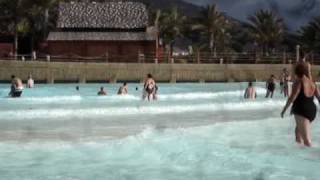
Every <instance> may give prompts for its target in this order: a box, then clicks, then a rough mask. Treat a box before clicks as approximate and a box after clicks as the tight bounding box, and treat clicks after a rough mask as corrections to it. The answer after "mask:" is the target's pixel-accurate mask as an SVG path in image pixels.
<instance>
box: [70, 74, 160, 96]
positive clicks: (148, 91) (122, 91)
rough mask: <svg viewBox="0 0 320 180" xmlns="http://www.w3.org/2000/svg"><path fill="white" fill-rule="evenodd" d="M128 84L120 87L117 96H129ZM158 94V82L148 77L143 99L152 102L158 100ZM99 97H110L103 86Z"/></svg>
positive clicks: (78, 88)
mask: <svg viewBox="0 0 320 180" xmlns="http://www.w3.org/2000/svg"><path fill="white" fill-rule="evenodd" d="M128 89H129V88H128V84H127V83H126V82H125V83H123V85H122V86H120V88H119V89H118V92H117V94H118V95H127V94H128V92H129V90H128ZM76 90H77V91H79V90H80V87H79V86H76ZM138 90H139V88H138V87H136V91H138ZM157 93H158V86H157V84H156V81H155V80H154V79H153V77H152V75H151V74H148V75H147V78H146V80H145V82H144V85H143V94H142V99H143V100H146V99H148V101H151V100H157ZM97 95H98V96H106V95H108V93H107V91H106V90H105V89H104V87H103V86H101V87H100V90H99V91H98V93H97Z"/></svg>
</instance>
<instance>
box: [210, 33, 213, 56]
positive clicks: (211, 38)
mask: <svg viewBox="0 0 320 180" xmlns="http://www.w3.org/2000/svg"><path fill="white" fill-rule="evenodd" d="M213 43H214V35H213V33H211V34H210V40H209V47H210V52H211V55H212V53H213Z"/></svg>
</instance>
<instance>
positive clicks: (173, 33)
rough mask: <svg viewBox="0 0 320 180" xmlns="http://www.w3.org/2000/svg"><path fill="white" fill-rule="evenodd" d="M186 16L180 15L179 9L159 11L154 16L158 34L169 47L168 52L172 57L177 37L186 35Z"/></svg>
mask: <svg viewBox="0 0 320 180" xmlns="http://www.w3.org/2000/svg"><path fill="white" fill-rule="evenodd" d="M186 20H187V18H186V16H184V15H182V14H180V11H179V9H178V8H177V7H173V8H171V9H169V10H164V11H161V10H157V11H156V12H155V14H154V22H153V23H154V26H155V27H156V29H157V31H158V34H159V35H160V37H161V38H162V39H163V42H164V44H165V45H168V47H169V48H168V49H167V51H168V52H169V55H170V56H171V55H172V46H173V43H174V40H175V38H176V37H181V36H183V34H184V29H185V22H186Z"/></svg>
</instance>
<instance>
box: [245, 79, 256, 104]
mask: <svg viewBox="0 0 320 180" xmlns="http://www.w3.org/2000/svg"><path fill="white" fill-rule="evenodd" d="M244 98H245V99H252V100H254V99H256V98H257V92H256V88H254V87H253V84H252V82H249V84H248V87H247V89H246V90H245V92H244Z"/></svg>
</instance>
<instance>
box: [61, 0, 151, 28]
mask: <svg viewBox="0 0 320 180" xmlns="http://www.w3.org/2000/svg"><path fill="white" fill-rule="evenodd" d="M147 26H148V11H147V8H146V6H145V5H144V4H143V3H140V2H114V1H111V2H70V3H64V2H61V3H60V5H59V17H58V23H57V27H58V28H107V29H108V28H111V29H138V28H145V27H147Z"/></svg>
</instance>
